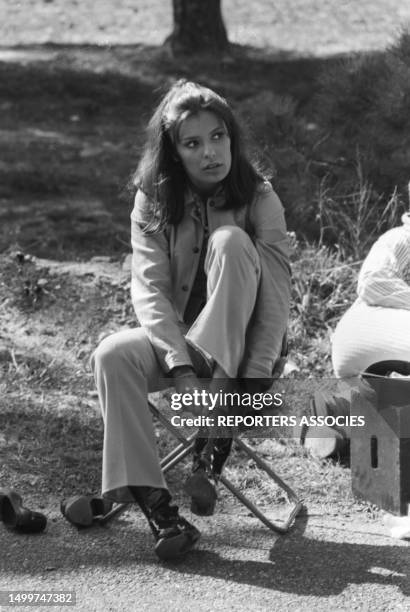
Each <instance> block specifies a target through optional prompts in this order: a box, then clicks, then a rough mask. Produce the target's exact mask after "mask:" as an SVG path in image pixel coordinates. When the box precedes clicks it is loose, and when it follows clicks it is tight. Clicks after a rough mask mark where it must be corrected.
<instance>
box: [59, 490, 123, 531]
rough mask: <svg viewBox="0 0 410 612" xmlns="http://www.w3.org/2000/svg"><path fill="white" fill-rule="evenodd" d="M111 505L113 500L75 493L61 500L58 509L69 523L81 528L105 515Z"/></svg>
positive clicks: (88, 525) (89, 525)
mask: <svg viewBox="0 0 410 612" xmlns="http://www.w3.org/2000/svg"><path fill="white" fill-rule="evenodd" d="M112 506H113V502H112V501H110V500H109V499H104V498H103V497H95V496H93V495H75V496H73V497H69V498H68V499H65V500H63V501H62V502H61V504H60V510H61V514H62V515H63V516H64V518H66V519H67V521H68V522H69V523H71V524H72V525H75V526H76V527H78V528H79V529H81V528H83V527H91V525H93V524H94V523H95V522H97V521H98V519H99V518H102V517H103V516H105V515H106V514H107V513H108V512H109V511H110V510H111V509H112Z"/></svg>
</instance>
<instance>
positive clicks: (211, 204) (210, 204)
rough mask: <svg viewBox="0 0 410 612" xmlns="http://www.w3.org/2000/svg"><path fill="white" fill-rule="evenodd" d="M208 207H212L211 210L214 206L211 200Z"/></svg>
mask: <svg viewBox="0 0 410 612" xmlns="http://www.w3.org/2000/svg"><path fill="white" fill-rule="evenodd" d="M209 206H212V208H213V207H214V206H215V202H214V201H213V200H211V201H210V202H209Z"/></svg>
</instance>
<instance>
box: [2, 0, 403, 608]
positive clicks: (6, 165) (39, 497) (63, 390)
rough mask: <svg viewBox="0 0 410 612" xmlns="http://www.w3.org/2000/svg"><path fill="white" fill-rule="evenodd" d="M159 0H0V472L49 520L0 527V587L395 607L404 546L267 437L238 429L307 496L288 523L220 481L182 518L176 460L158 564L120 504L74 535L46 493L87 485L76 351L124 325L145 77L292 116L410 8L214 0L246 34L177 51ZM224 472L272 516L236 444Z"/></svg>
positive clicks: (156, 85) (92, 450) (297, 454)
mask: <svg viewBox="0 0 410 612" xmlns="http://www.w3.org/2000/svg"><path fill="white" fill-rule="evenodd" d="M170 5H171V3H170V2H168V0H167V2H164V0H156V1H152V2H148V1H145V0H139V1H136V0H132V1H131V0H120V1H119V2H116V3H112V2H109V1H108V0H104V2H99V3H96V2H92V1H91V0H84V1H82V2H76V1H75V0H71V1H70V2H65V1H63V0H44V1H43V2H41V1H39V0H36V1H35V0H22V1H19V2H11V1H7V2H5V1H4V0H0V42H1V45H2V46H1V47H0V110H1V113H0V150H1V153H0V307H1V310H0V375H1V378H0V484H1V486H3V487H14V488H16V489H17V490H18V491H19V492H21V494H22V495H23V498H24V500H25V501H26V503H27V505H29V506H30V507H32V508H37V509H40V510H42V511H43V512H44V513H46V514H47V517H48V519H49V521H48V527H47V531H46V533H45V534H43V535H40V536H17V535H16V534H14V533H12V532H8V531H6V530H5V529H3V527H2V526H1V525H0V550H1V551H2V554H1V555H0V589H15V590H17V589H25V590H29V589H41V590H45V591H46V590H50V589H53V590H54V591H57V590H59V589H63V590H75V591H76V592H77V606H76V609H80V610H113V611H117V610H128V609H131V610H133V609H139V610H147V611H151V610H162V609H163V608H164V607H165V604H164V602H167V603H168V605H167V607H168V609H170V610H188V609H192V607H195V608H196V609H198V610H208V609H215V610H222V609H224V610H225V609H226V608H229V609H232V610H238V611H242V610H245V609H251V610H272V609H274V610H276V609H277V610H279V609H280V610H282V609H284V610H291V609H292V610H294V609H298V610H299V609H300V610H312V609H317V610H328V609H330V608H334V609H335V610H347V609H349V610H352V609H353V610H355V609H356V610H368V609H370V608H372V609H373V610H405V609H408V607H409V594H410V593H409V570H410V567H409V556H408V543H407V542H401V541H397V540H393V539H392V538H388V537H387V535H386V534H387V532H386V529H385V527H384V526H383V522H382V515H381V513H380V511H379V510H378V509H376V508H375V507H373V506H372V505H371V504H366V503H359V502H357V501H356V500H354V499H353V496H352V494H351V491H350V471H349V470H348V469H347V468H346V467H345V466H343V465H342V464H338V463H331V462H320V461H318V460H316V459H314V458H313V457H311V456H309V455H308V454H307V453H306V452H305V451H304V450H303V449H301V448H299V447H297V446H295V445H294V444H293V443H290V442H289V441H286V442H284V441H283V440H282V439H279V440H278V439H273V440H254V441H252V444H254V445H255V446H256V447H257V448H258V451H259V452H260V453H261V455H262V456H263V457H264V458H265V459H266V460H267V461H269V462H272V464H273V465H274V467H275V470H277V471H278V473H279V474H280V475H281V476H283V477H284V478H285V480H286V481H287V482H289V483H290V484H291V486H293V487H294V488H295V489H296V491H297V493H298V495H299V496H300V497H301V498H303V499H304V501H305V504H306V506H307V509H308V518H307V517H306V516H305V515H304V516H301V517H300V518H298V520H297V521H296V525H295V528H294V529H293V530H292V531H291V533H290V534H289V535H288V536H284V537H279V536H277V535H275V534H273V533H271V532H269V530H267V529H266V528H265V527H264V526H262V525H261V524H259V523H258V522H257V520H256V519H255V518H253V517H250V516H249V514H248V512H247V511H246V510H245V508H244V507H243V506H241V505H240V504H239V503H237V502H235V501H234V499H233V498H232V496H230V495H229V494H228V493H227V492H226V491H221V494H220V501H219V505H218V513H217V515H216V516H215V517H213V518H211V519H202V518H200V519H198V518H197V517H194V516H192V515H190V512H189V510H187V507H188V500H187V499H186V498H185V497H184V495H183V492H182V489H181V482H182V481H183V478H184V475H185V473H186V470H187V469H188V468H187V466H186V465H185V466H182V467H179V468H177V469H176V470H174V471H172V473H171V474H170V477H169V483H170V487H171V488H172V490H173V491H175V494H176V499H177V501H178V503H179V504H180V505H181V508H182V509H183V513H184V514H185V515H186V516H187V517H188V519H189V520H192V521H194V522H195V523H196V524H198V526H199V527H200V529H201V531H202V532H203V538H202V541H201V546H200V548H199V550H198V551H195V552H194V553H192V555H190V556H189V557H188V558H187V560H186V561H184V562H183V563H181V564H178V565H174V566H167V565H161V564H159V563H158V562H157V561H156V559H155V555H154V553H153V551H152V539H151V536H150V534H149V532H148V529H147V528H146V526H145V524H144V520H143V517H141V515H140V514H139V513H138V512H136V511H129V512H127V513H126V514H124V515H123V516H122V517H121V518H120V519H118V520H116V521H114V522H113V523H112V524H110V525H109V526H107V527H104V528H99V527H98V528H97V527H95V528H92V529H90V530H84V531H77V530H76V529H75V528H73V527H72V526H71V525H69V524H68V523H67V522H66V521H64V519H63V518H62V516H61V515H60V512H59V503H60V500H61V499H63V498H65V497H67V496H69V495H73V494H76V493H79V492H81V493H82V492H90V493H91V492H94V493H96V492H98V490H99V485H100V464H101V449H102V426H101V419H100V416H99V411H98V405H97V399H96V394H95V390H94V385H93V381H92V377H91V373H90V371H89V367H88V361H89V357H90V355H91V352H92V350H93V348H94V347H95V345H96V344H97V342H98V339H99V338H101V337H102V336H103V335H104V334H107V333H109V332H110V331H115V330H118V329H122V328H124V327H128V326H132V325H135V318H134V315H133V313H132V310H131V305H130V300H129V266H128V263H127V262H128V260H127V255H128V253H129V213H130V208H131V205H132V202H131V197H130V193H129V191H128V190H127V187H126V186H127V183H128V182H129V180H130V177H131V175H132V171H133V168H134V167H135V165H136V163H137V160H138V155H139V151H140V147H141V142H142V134H143V128H144V126H145V124H146V121H147V118H148V116H149V113H150V110H151V108H152V105H153V103H154V101H155V100H156V99H157V98H158V95H159V91H160V90H161V87H164V85H166V84H167V83H170V82H172V81H173V80H174V79H175V78H176V77H180V76H189V77H193V78H198V79H202V80H204V82H207V83H209V84H210V85H211V86H214V87H216V88H218V90H220V91H221V92H222V93H226V94H227V95H228V94H229V97H230V99H231V100H232V102H233V104H234V105H236V106H237V107H238V108H240V107H241V105H242V104H248V105H249V104H252V96H253V95H255V92H258V91H260V90H263V91H271V90H272V91H274V92H275V94H279V95H291V96H292V97H294V98H295V99H296V100H297V104H298V108H299V109H303V121H304V123H305V125H309V119H310V115H309V113H310V109H311V107H310V104H311V100H312V96H313V93H314V89H315V86H316V85H315V79H316V76H317V74H318V73H319V71H320V70H321V67H322V66H323V65H331V62H334V61H338V58H339V54H340V53H346V52H349V51H352V50H355V51H359V50H367V49H381V48H383V47H384V46H385V45H386V44H387V43H388V42H389V41H390V39H391V37H392V36H394V34H395V33H396V32H397V29H398V28H399V26H400V25H401V24H403V23H404V22H405V21H406V20H407V19H410V6H408V5H407V3H404V2H402V3H397V2H394V1H393V0H373V1H371V2H370V1H369V0H366V1H364V2H361V3H360V5H358V4H357V3H356V2H353V1H350V2H349V1H346V2H340V1H339V2H336V1H335V0H332V1H327V2H318V1H317V0H292V1H291V2H289V1H285V0H280V1H275V2H274V3H273V2H269V0H259V1H258V2H257V3H256V2H253V3H246V2H244V1H242V0H224V1H223V9H224V14H225V16H226V21H227V25H228V31H229V35H230V39H231V40H232V41H233V42H235V43H237V44H238V45H239V44H240V45H247V46H246V47H243V46H242V47H239V46H238V47H236V48H235V49H236V50H235V56H234V60H233V61H229V62H225V63H220V64H219V63H216V64H215V65H210V64H209V63H204V62H201V61H197V60H195V59H193V60H190V61H186V62H184V63H181V62H175V61H173V60H172V58H170V57H169V56H167V55H166V54H165V55H164V53H163V52H162V51H161V49H160V48H158V47H157V46H156V45H159V44H160V43H161V42H162V41H163V39H164V38H165V37H166V35H167V34H168V33H169V31H170V27H171V17H172V16H171V11H170ZM273 5H274V6H273ZM255 7H256V8H255ZM245 24H246V25H245ZM325 368H326V370H325V371H326V373H328V374H329V373H330V364H326V366H325ZM302 374H303V377H304V382H303V385H302V386H300V385H299V386H298V385H296V382H298V379H297V376H296V378H295V381H296V382H293V383H292V384H290V383H284V385H285V387H286V389H285V390H286V392H287V398H288V406H289V410H295V411H299V412H303V410H304V409H305V408H306V406H307V400H308V395H309V393H310V391H311V388H312V387H311V386H309V384H308V382H306V376H307V375H309V374H312V372H308V371H303V372H302ZM311 384H312V385H313V386H314V382H313V383H312V382H311ZM158 443H159V447H160V452H161V453H163V452H165V451H166V450H167V449H168V448H169V446H170V440H169V438H167V437H166V436H163V435H162V434H161V436H159V438H158ZM227 474H228V475H229V476H230V478H232V480H233V481H234V482H235V483H236V484H237V485H239V486H241V488H242V489H243V490H245V491H246V492H247V494H248V495H249V496H250V497H251V499H252V500H253V501H254V502H256V503H258V504H260V505H261V506H262V507H263V508H264V509H265V511H266V512H267V513H268V515H269V516H271V517H272V518H273V517H278V516H279V517H280V516H282V515H283V512H284V508H285V498H284V496H283V494H282V493H281V492H280V491H279V490H278V489H277V488H276V487H273V488H272V487H271V486H270V484H269V483H268V481H267V479H266V478H264V477H263V476H261V475H258V474H257V473H256V470H255V469H254V467H253V465H252V464H251V463H249V461H248V460H247V459H246V458H245V457H243V456H241V454H240V453H239V454H237V455H236V456H235V458H234V459H233V461H232V463H231V464H230V465H229V466H228V468H227ZM245 602H246V603H245ZM1 609H3V607H1Z"/></svg>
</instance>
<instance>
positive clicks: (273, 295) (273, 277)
mask: <svg viewBox="0 0 410 612" xmlns="http://www.w3.org/2000/svg"><path fill="white" fill-rule="evenodd" d="M250 220H251V224H252V226H253V229H254V236H255V247H256V249H257V251H258V254H259V257H260V264H261V278H260V283H259V289H258V295H257V300H256V304H255V309H254V312H253V315H252V319H251V323H250V326H249V329H248V332H247V340H246V351H245V357H244V360H243V362H242V366H241V376H243V377H244V378H270V377H271V375H272V371H273V367H274V364H275V362H276V360H277V359H278V358H279V356H280V352H281V348H282V340H283V336H284V334H285V332H286V328H287V324H288V318H289V309H290V278H291V273H290V264H289V244H288V238H287V234H286V224H285V218H284V211H283V206H282V204H281V202H280V200H279V198H278V196H277V195H276V194H275V192H274V191H273V189H272V187H271V185H270V184H269V183H265V184H264V185H263V187H262V188H261V193H260V194H259V196H258V197H257V199H256V200H255V203H254V204H253V205H252V207H251V212H250Z"/></svg>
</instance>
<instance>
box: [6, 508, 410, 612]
mask: <svg viewBox="0 0 410 612" xmlns="http://www.w3.org/2000/svg"><path fill="white" fill-rule="evenodd" d="M49 516H50V517H51V522H50V524H49V527H48V531H47V533H45V534H43V535H41V536H17V535H15V534H12V533H9V532H6V531H5V530H3V529H2V528H0V538H1V543H2V546H1V549H2V555H1V562H0V568H1V579H0V588H1V589H16V590H17V589H22V588H24V589H25V590H29V589H33V590H42V591H47V590H53V591H57V590H59V589H61V590H64V591H67V590H74V591H75V592H76V597H77V600H76V601H77V605H76V608H75V609H80V610H88V611H90V612H91V611H94V610H96V611H100V610H112V611H122V610H141V611H149V612H151V611H157V610H158V611H160V610H164V609H167V610H170V611H172V612H174V611H175V612H176V611H185V610H186V611H188V610H192V609H194V610H198V611H199V612H202V611H204V612H205V611H208V610H226V609H229V610H233V611H243V610H261V611H262V610H281V611H282V610H289V611H290V610H292V611H293V610H306V611H310V610H318V611H319V610H323V611H327V610H332V609H333V610H369V609H372V610H374V611H382V610H386V611H387V610H389V611H390V610H408V609H409V607H410V598H409V595H410V584H409V578H408V575H409V570H410V557H409V546H408V543H406V542H402V541H396V540H392V539H389V538H387V537H386V536H385V535H383V528H382V526H381V524H378V523H375V522H369V521H366V520H364V519H362V520H360V519H359V518H357V517H349V516H343V515H341V514H340V513H339V514H337V515H335V516H322V515H321V514H320V511H318V512H317V513H316V514H313V515H312V514H311V515H310V517H309V520H308V521H307V522H306V519H305V517H300V518H299V519H298V521H297V524H296V526H295V527H294V529H293V530H292V532H291V533H290V534H289V535H287V536H277V535H275V534H274V533H272V532H269V531H268V530H267V529H266V528H265V527H263V526H262V525H259V524H258V522H257V521H256V520H255V519H253V518H250V517H248V516H247V515H246V513H245V512H242V513H241V512H240V513H239V514H236V515H235V516H231V515H228V514H218V515H217V516H216V517H213V518H212V519H200V518H198V517H189V513H188V515H187V516H188V518H192V519H193V520H195V523H196V524H197V525H198V527H200V529H201V530H202V533H203V537H202V540H201V543H200V546H199V548H198V550H196V551H194V552H192V553H191V554H190V555H189V556H188V557H187V558H186V560H185V561H183V562H181V563H179V564H175V565H172V564H168V565H166V564H161V563H159V562H158V561H157V559H156V557H155V554H154V553H153V550H152V538H151V535H150V533H149V532H148V530H147V528H146V526H145V522H144V520H143V519H142V517H141V516H140V515H139V514H137V513H136V512H135V511H130V512H127V513H126V514H125V515H123V516H122V517H121V518H120V519H118V520H116V521H114V522H113V523H112V524H111V525H109V526H107V527H94V528H92V529H89V530H83V531H77V530H76V529H75V528H73V527H72V526H70V525H69V524H67V523H65V522H64V519H63V518H62V517H60V516H57V515H56V514H55V513H54V515H53V514H52V513H50V514H49ZM2 609H3V608H2ZM37 609H42V607H40V608H37ZM44 609H46V608H45V607H44ZM58 609H63V608H62V607H59V608H58Z"/></svg>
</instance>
